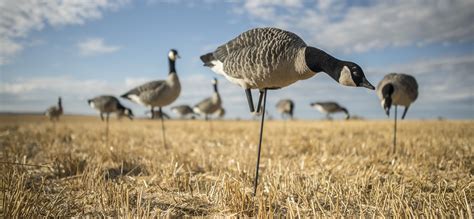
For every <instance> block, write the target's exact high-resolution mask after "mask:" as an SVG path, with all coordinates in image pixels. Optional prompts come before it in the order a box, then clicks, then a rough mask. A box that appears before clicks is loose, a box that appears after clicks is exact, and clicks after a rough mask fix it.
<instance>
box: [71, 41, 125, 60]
mask: <svg viewBox="0 0 474 219" xmlns="http://www.w3.org/2000/svg"><path fill="white" fill-rule="evenodd" d="M77 47H78V48H79V53H80V54H81V55H83V56H91V55H98V54H104V53H112V52H116V51H118V50H119V49H120V47H119V46H111V45H106V44H105V43H104V39H102V38H90V39H87V40H85V41H83V42H79V43H78V44H77Z"/></svg>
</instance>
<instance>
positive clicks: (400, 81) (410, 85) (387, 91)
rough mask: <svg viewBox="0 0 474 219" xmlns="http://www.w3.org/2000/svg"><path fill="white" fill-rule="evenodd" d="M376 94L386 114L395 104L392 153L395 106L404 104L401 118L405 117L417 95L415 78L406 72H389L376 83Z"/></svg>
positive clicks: (394, 135) (395, 136)
mask: <svg viewBox="0 0 474 219" xmlns="http://www.w3.org/2000/svg"><path fill="white" fill-rule="evenodd" d="M377 96H378V97H379V99H380V101H381V105H382V107H383V108H384V110H385V113H386V114H387V116H390V108H391V106H392V105H395V113H394V114H395V115H394V126H393V153H395V152H396V147H397V106H398V105H400V106H404V107H405V110H404V111H403V115H402V119H405V116H406V114H407V111H408V109H409V108H410V105H411V104H412V103H413V102H415V100H416V98H417V97H418V83H417V82H416V79H415V78H414V77H413V76H411V75H407V74H401V73H390V74H387V75H385V77H384V78H383V79H382V81H380V83H379V84H378V85H377Z"/></svg>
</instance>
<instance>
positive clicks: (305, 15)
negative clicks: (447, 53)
mask: <svg viewBox="0 0 474 219" xmlns="http://www.w3.org/2000/svg"><path fill="white" fill-rule="evenodd" d="M302 5H304V7H303V6H302ZM472 8H474V2H473V1H471V0H455V1H444V0H438V1H428V0H422V1H411V0H398V1H384V0H374V1H369V3H368V4H361V3H359V4H358V2H357V1H356V2H353V1H348V0H338V1H327V0H319V1H316V2H314V3H309V2H306V1H303V0H280V1H267V0H246V1H244V2H242V3H241V4H238V6H237V9H236V11H240V12H242V11H244V12H246V13H247V14H249V15H250V16H252V17H253V18H254V19H256V20H258V21H261V22H262V23H263V24H266V25H272V26H279V27H282V28H286V29H290V30H293V31H297V32H299V33H303V34H305V36H306V37H305V39H306V40H307V41H308V42H309V43H311V44H316V45H319V46H322V47H325V48H327V49H333V50H339V51H342V52H346V53H352V52H365V51H369V50H374V49H381V48H386V47H399V46H408V45H417V46H423V45H427V44H431V43H458V42H472V41H474V22H472V20H473V19H474V11H473V10H472Z"/></svg>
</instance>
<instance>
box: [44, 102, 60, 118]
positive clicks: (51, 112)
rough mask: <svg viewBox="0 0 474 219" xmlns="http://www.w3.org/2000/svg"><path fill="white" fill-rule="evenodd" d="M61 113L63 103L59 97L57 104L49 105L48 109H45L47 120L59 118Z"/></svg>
mask: <svg viewBox="0 0 474 219" xmlns="http://www.w3.org/2000/svg"><path fill="white" fill-rule="evenodd" d="M62 114H63V105H62V102H61V97H59V98H58V105H57V106H51V107H49V108H48V109H46V112H45V115H46V116H47V117H48V118H49V120H51V121H53V120H56V121H58V120H59V117H60V116H61V115H62Z"/></svg>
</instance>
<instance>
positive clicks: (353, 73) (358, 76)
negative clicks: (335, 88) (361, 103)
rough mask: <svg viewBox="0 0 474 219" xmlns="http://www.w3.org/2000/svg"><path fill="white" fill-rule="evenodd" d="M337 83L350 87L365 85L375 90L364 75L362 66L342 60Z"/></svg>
mask: <svg viewBox="0 0 474 219" xmlns="http://www.w3.org/2000/svg"><path fill="white" fill-rule="evenodd" d="M338 81H339V83H340V84H342V85H346V86H352V87H365V88H368V89H371V90H375V87H374V86H373V85H372V84H370V82H369V81H368V80H367V78H366V77H365V74H364V71H362V68H361V67H360V66H359V65H357V64H356V63H353V62H344V65H343V66H342V68H341V72H340V74H339V79H338Z"/></svg>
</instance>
